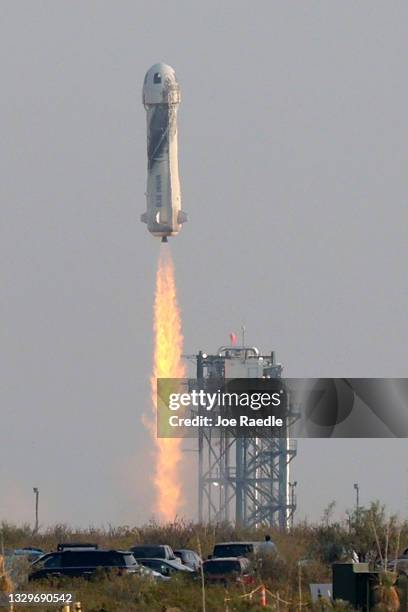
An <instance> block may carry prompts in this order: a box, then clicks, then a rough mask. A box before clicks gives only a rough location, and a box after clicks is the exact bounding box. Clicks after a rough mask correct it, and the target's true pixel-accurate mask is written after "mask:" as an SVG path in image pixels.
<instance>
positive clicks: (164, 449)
mask: <svg viewBox="0 0 408 612" xmlns="http://www.w3.org/2000/svg"><path fill="white" fill-rule="evenodd" d="M182 351H183V335H182V333H181V317H180V310H179V307H178V303H177V291H176V282H175V276H174V265H173V261H172V259H171V255H170V253H169V252H168V250H167V249H166V250H164V251H163V250H162V252H161V253H160V258H159V264H158V268H157V275H156V295H155V301H154V359H153V375H152V378H151V391H152V406H153V412H154V417H155V419H156V418H157V386H156V385H157V379H158V378H185V376H186V371H185V367H184V365H183V362H182V359H181V354H182ZM153 438H154V442H155V447H156V449H155V450H156V453H155V469H154V485H155V489H156V503H155V508H156V509H157V512H158V514H159V515H160V517H161V518H162V519H163V520H165V521H172V520H174V519H175V517H176V515H177V513H178V511H179V510H180V507H181V506H182V502H183V500H182V491H181V482H180V481H181V478H180V474H179V468H180V462H181V459H182V450H181V440H180V439H174V438H157V435H156V431H155V430H154V432H153Z"/></svg>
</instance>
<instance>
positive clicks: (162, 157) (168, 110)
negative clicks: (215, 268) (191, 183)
mask: <svg viewBox="0 0 408 612" xmlns="http://www.w3.org/2000/svg"><path fill="white" fill-rule="evenodd" d="M143 104H144V107H145V109H146V114H147V190H146V212H145V213H143V215H142V216H141V221H143V223H147V229H148V230H149V232H150V233H151V234H153V236H159V237H161V239H162V242H167V236H175V235H176V234H178V232H179V231H180V229H181V224H182V223H184V222H185V221H187V215H186V214H185V213H184V212H183V211H182V210H181V194H180V180H179V172H178V156H177V110H178V105H179V104H180V86H179V84H178V83H177V79H176V73H175V72H174V70H173V68H172V67H171V66H167V65H166V64H161V63H160V64H154V66H152V67H151V68H150V70H148V71H147V73H146V76H145V79H144V83H143Z"/></svg>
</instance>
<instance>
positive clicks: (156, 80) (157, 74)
mask: <svg viewBox="0 0 408 612" xmlns="http://www.w3.org/2000/svg"><path fill="white" fill-rule="evenodd" d="M153 83H155V84H156V85H159V84H160V83H161V74H160V72H155V73H154V75H153Z"/></svg>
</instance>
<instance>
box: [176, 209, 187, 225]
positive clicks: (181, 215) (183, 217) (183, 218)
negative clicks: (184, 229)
mask: <svg viewBox="0 0 408 612" xmlns="http://www.w3.org/2000/svg"><path fill="white" fill-rule="evenodd" d="M187 220H188V219H187V213H185V212H184V211H183V210H179V211H178V215H177V223H185V222H186V221H187Z"/></svg>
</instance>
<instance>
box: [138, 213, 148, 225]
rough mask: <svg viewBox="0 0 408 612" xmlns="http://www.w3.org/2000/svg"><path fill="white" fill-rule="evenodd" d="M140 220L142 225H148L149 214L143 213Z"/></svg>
mask: <svg viewBox="0 0 408 612" xmlns="http://www.w3.org/2000/svg"><path fill="white" fill-rule="evenodd" d="M140 220H141V222H142V223H147V213H143V215H140Z"/></svg>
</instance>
